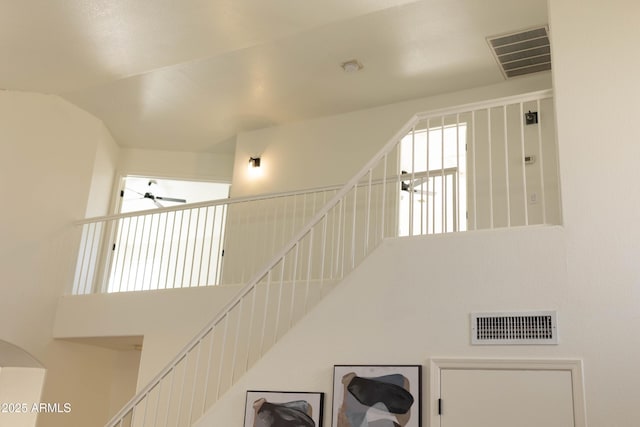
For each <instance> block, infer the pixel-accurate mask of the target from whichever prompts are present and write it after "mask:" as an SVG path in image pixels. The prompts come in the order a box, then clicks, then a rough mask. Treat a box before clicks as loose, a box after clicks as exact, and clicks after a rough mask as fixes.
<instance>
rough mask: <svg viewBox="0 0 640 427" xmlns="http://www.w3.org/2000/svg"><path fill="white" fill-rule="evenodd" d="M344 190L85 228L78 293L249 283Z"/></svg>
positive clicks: (114, 218) (153, 213) (95, 222)
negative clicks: (311, 219)
mask: <svg viewBox="0 0 640 427" xmlns="http://www.w3.org/2000/svg"><path fill="white" fill-rule="evenodd" d="M339 188H340V187H339V186H335V187H326V188H320V189H313V190H300V191H293V192H287V193H277V194H269V195H263V196H258V197H242V198H233V199H224V200H214V201H209V202H201V203H193V204H188V205H182V206H179V207H171V208H161V209H154V210H148V211H141V212H130V213H125V214H119V215H110V216H105V217H98V218H90V219H86V220H82V221H78V222H77V223H76V228H77V232H78V233H79V250H78V258H77V262H76V267H75V275H74V280H73V286H72V289H71V293H72V294H74V295H82V294H90V293H112V292H127V291H145V290H157V289H174V288H188V287H197V286H209V285H218V284H221V283H234V284H237V283H244V282H246V280H247V279H248V277H250V275H251V274H253V273H255V271H256V270H257V268H258V267H259V266H260V264H264V263H265V262H266V261H267V260H268V256H270V255H271V254H273V253H274V252H275V249H277V247H279V246H282V245H284V244H285V243H286V242H287V241H288V240H289V239H290V238H291V236H292V235H293V233H294V232H295V231H297V227H300V226H301V224H302V223H303V222H306V221H308V220H309V218H311V216H312V215H313V214H314V213H315V210H317V209H318V208H320V207H321V206H322V205H324V203H326V201H327V200H328V199H329V198H330V197H331V196H332V195H333V194H335V192H336V191H337V190H338V189H339ZM256 219H258V220H259V221H260V223H261V224H260V228H264V227H265V225H266V224H267V223H268V224H269V225H270V227H271V228H272V229H273V233H271V232H270V233H269V235H267V234H266V233H264V232H261V231H259V230H258V229H257V227H256V224H255V221H256ZM265 239H269V241H268V242H267V241H266V240H265ZM258 249H259V250H258ZM267 254H268V255H267ZM223 265H224V266H226V267H227V268H225V269H223ZM223 271H224V275H223Z"/></svg>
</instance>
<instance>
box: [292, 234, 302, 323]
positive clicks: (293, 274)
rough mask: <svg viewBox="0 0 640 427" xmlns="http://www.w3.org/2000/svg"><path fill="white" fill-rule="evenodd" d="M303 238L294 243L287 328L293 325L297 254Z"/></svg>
mask: <svg viewBox="0 0 640 427" xmlns="http://www.w3.org/2000/svg"><path fill="white" fill-rule="evenodd" d="M302 239H303V238H301V239H300V240H299V241H298V242H297V243H296V244H295V248H296V249H295V255H294V257H293V272H292V274H291V305H290V306H289V328H291V327H292V326H293V315H294V307H295V296H296V276H297V274H298V254H299V252H300V242H301V241H302Z"/></svg>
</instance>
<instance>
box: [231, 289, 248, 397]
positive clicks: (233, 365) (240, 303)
mask: <svg viewBox="0 0 640 427" xmlns="http://www.w3.org/2000/svg"><path fill="white" fill-rule="evenodd" d="M246 295H247V294H244V295H243V296H242V298H240V300H239V301H238V304H237V305H236V307H238V320H237V326H236V336H235V337H234V340H233V352H232V353H231V369H230V374H231V376H230V378H229V379H230V381H229V385H230V386H231V385H233V384H234V382H235V374H236V360H237V359H238V341H239V340H240V329H241V327H242V311H243V308H244V297H245V296H246ZM234 308H235V307H234ZM232 309H233V308H232ZM232 309H231V310H232ZM231 310H229V312H231Z"/></svg>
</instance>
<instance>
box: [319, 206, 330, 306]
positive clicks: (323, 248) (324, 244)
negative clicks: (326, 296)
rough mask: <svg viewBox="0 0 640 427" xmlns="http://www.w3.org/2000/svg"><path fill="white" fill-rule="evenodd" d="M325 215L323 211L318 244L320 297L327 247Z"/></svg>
mask: <svg viewBox="0 0 640 427" xmlns="http://www.w3.org/2000/svg"><path fill="white" fill-rule="evenodd" d="M327 215H328V213H325V214H324V216H323V217H322V244H321V245H320V248H321V249H320V263H321V264H320V286H319V288H320V291H319V292H320V297H322V294H323V292H324V276H325V274H324V268H325V259H326V258H327V254H326V249H327V218H328V217H327Z"/></svg>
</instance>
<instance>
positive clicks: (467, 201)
mask: <svg viewBox="0 0 640 427" xmlns="http://www.w3.org/2000/svg"><path fill="white" fill-rule="evenodd" d="M552 108H553V103H552V100H551V94H550V92H538V93H534V94H529V95H524V96H519V97H511V98H504V99H500V100H496V101H491V102H486V103H479V104H473V105H466V106H463V107H458V108H452V109H447V110H441V111H436V112H430V113H425V114H418V115H416V116H414V117H413V118H412V119H411V120H410V121H409V122H408V123H407V124H406V125H405V126H404V127H403V128H402V129H401V130H400V131H398V133H397V134H396V135H395V136H394V137H393V138H392V139H391V140H390V141H389V142H388V143H387V144H386V145H385V146H384V147H383V148H382V150H380V151H379V152H378V154H376V156H374V157H373V158H372V159H371V160H370V161H369V162H368V163H367V164H366V165H365V166H364V167H363V168H362V169H361V170H360V172H358V173H357V174H356V175H355V176H354V177H353V178H352V179H351V180H349V182H347V183H346V184H345V185H344V186H343V187H341V188H340V189H339V190H337V191H336V192H335V194H333V195H332V196H331V197H330V198H328V201H327V202H326V203H325V204H324V206H322V207H321V208H319V209H318V210H317V212H315V213H314V214H313V215H312V216H311V218H310V219H309V220H307V221H306V222H305V224H304V226H303V227H300V228H299V229H298V231H297V232H296V233H295V235H294V236H293V237H292V238H291V239H290V240H289V241H288V242H287V243H286V244H285V245H283V247H282V248H281V249H280V250H279V251H278V252H277V253H276V254H275V255H274V256H272V257H271V259H270V260H269V261H268V262H266V263H265V265H264V266H263V267H262V268H261V269H260V270H259V271H257V272H256V273H255V274H254V275H253V276H252V277H251V278H250V279H249V280H248V282H247V284H246V285H245V286H244V287H243V288H242V290H241V291H240V292H239V293H238V294H237V296H236V297H235V298H233V299H232V300H231V301H230V302H229V303H228V304H227V305H226V307H225V308H224V309H223V310H222V311H221V312H220V313H219V314H218V315H216V316H215V318H214V319H212V321H211V322H210V323H209V324H208V325H207V326H206V327H205V328H204V329H203V330H202V331H201V332H200V333H199V334H197V335H196V336H195V338H193V339H192V340H191V341H190V342H189V344H187V346H185V347H184V348H183V350H182V351H181V352H180V353H179V354H178V355H176V357H175V358H174V359H173V360H172V361H171V362H170V363H169V364H168V365H167V366H166V367H165V368H164V369H163V370H162V371H161V372H160V373H159V374H158V375H157V376H156V377H155V378H154V379H153V380H152V381H151V382H150V383H149V384H148V385H147V386H146V387H144V388H143V389H142V390H140V392H138V394H136V396H135V397H134V398H133V399H132V400H131V401H130V402H129V403H128V404H127V405H126V406H125V407H124V408H123V409H122V410H121V411H120V412H119V413H118V414H117V415H116V416H115V417H114V418H113V419H112V420H111V421H109V423H108V424H107V426H109V427H113V426H118V427H123V426H162V425H171V426H190V425H191V424H192V423H194V422H195V421H196V420H197V419H198V418H199V417H200V416H201V415H202V414H203V413H204V412H205V411H206V410H207V409H208V408H209V407H211V405H212V404H213V403H214V402H216V401H217V400H218V398H219V397H220V396H221V395H222V394H223V393H224V392H225V391H226V390H227V389H228V388H229V387H231V386H232V385H233V384H234V383H235V382H236V381H237V379H238V378H239V377H240V376H241V375H242V374H243V373H244V372H246V371H247V370H248V369H249V368H250V367H251V366H252V365H253V364H254V363H255V362H256V361H257V360H258V359H259V358H260V357H261V356H262V355H263V354H264V353H265V352H266V351H267V350H268V349H269V348H270V347H271V346H273V345H274V344H275V343H276V342H277V341H278V339H279V338H280V337H281V336H282V335H283V334H285V333H286V331H287V330H288V329H290V328H291V326H292V325H293V324H295V323H296V322H297V321H298V320H299V319H300V318H301V317H302V316H303V315H304V314H305V313H306V312H307V311H308V310H310V309H311V307H313V306H314V305H315V304H316V303H317V302H318V301H319V300H320V299H321V298H322V296H323V295H324V294H326V292H328V290H329V289H330V288H331V287H332V286H333V285H334V284H335V283H336V282H337V281H338V280H340V279H341V278H342V277H344V276H345V275H346V274H348V273H349V272H350V271H352V270H353V269H354V268H355V267H356V266H357V265H358V263H359V262H360V261H362V260H363V259H364V258H365V257H366V256H367V255H368V254H369V253H370V252H371V251H372V250H373V249H375V248H376V247H377V246H378V244H379V243H380V242H381V241H382V240H383V239H384V238H386V237H390V236H397V235H418V234H432V233H445V232H452V231H463V230H466V229H480V228H496V227H514V226H523V225H532V224H544V223H559V219H560V212H559V191H558V181H557V180H558V177H557V160H556V154H555V152H556V151H555V137H554V136H555V129H554V123H553V116H554V115H553V110H552ZM529 110H532V111H535V112H537V113H538V118H539V121H538V123H537V124H536V125H531V126H534V127H527V126H526V125H525V124H524V113H525V112H528V111H529ZM532 157H533V158H535V160H533V161H532V160H531V158H532ZM534 195H535V196H534ZM403 204H404V208H403V207H402V206H403ZM245 208H246V209H249V210H252V208H251V207H250V205H246V206H245ZM252 212H254V213H255V210H252ZM288 220H289V221H291V218H288ZM227 221H228V222H227V228H229V224H230V221H231V217H230V216H229V217H228V219H227ZM266 222H267V223H269V221H266ZM254 223H255V224H259V223H262V224H263V227H262V230H263V234H264V235H266V236H268V235H274V231H273V230H274V228H273V227H271V226H264V223H263V222H262V221H261V215H259V214H258V215H254V216H249V217H248V218H246V219H245V222H242V221H239V222H238V224H241V225H242V226H247V224H254ZM283 224H285V225H282V224H281V225H282V226H286V224H289V223H287V222H286V221H285V222H283ZM254 231H257V229H256V230H254ZM275 234H277V232H276V233H275ZM252 236H253V235H252Z"/></svg>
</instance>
